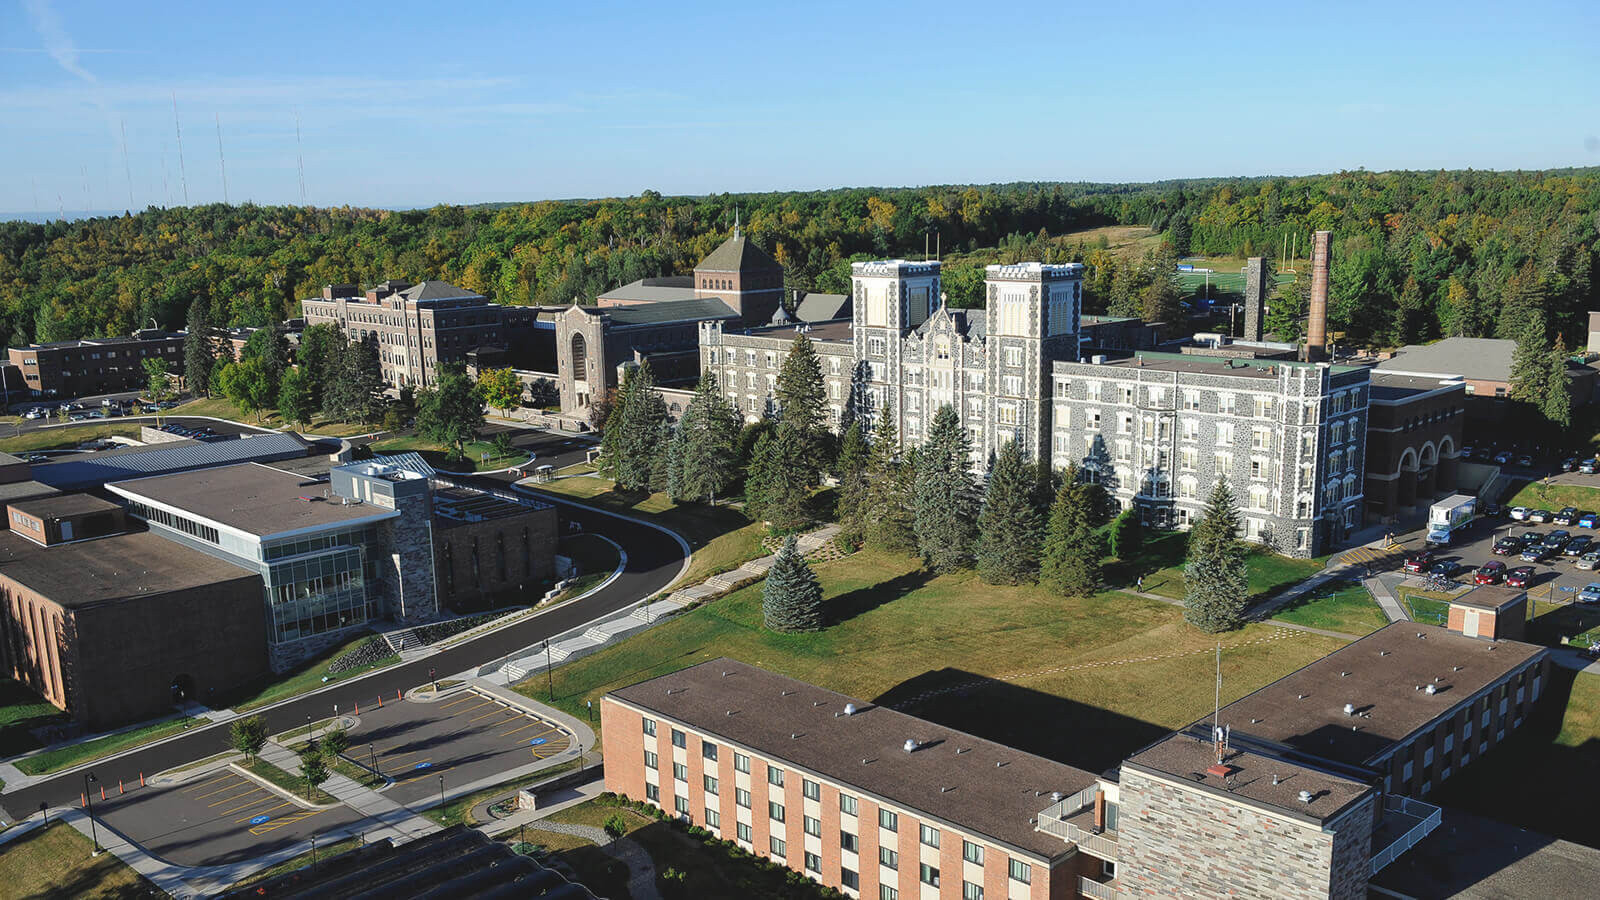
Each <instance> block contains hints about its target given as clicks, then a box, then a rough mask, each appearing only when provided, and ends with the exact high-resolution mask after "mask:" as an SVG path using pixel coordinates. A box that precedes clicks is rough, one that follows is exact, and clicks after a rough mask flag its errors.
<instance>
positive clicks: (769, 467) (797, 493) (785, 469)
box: [744, 422, 808, 534]
mask: <svg viewBox="0 0 1600 900" xmlns="http://www.w3.org/2000/svg"><path fill="white" fill-rule="evenodd" d="M801 446H802V445H801V442H800V441H799V440H798V439H797V437H796V434H795V431H794V429H792V428H790V427H789V426H788V425H787V424H785V423H782V422H780V423H778V427H777V428H776V429H774V430H773V431H772V432H771V433H769V434H764V435H762V436H761V437H760V438H758V439H757V440H756V448H755V452H754V453H753V454H752V456H751V459H750V469H749V474H747V475H746V476H745V493H744V496H745V513H746V514H747V515H749V516H750V517H751V518H753V519H761V520H764V521H766V522H768V523H770V524H771V525H772V530H773V531H774V532H776V533H780V534H781V533H783V532H787V531H793V530H794V529H796V528H799V527H800V526H802V525H804V524H805V523H806V521H807V519H808V516H807V514H806V500H807V496H808V494H807V491H808V489H807V486H806V484H805V482H804V480H803V479H804V476H803V474H802V472H801V469H802V467H801V465H800V453H801Z"/></svg>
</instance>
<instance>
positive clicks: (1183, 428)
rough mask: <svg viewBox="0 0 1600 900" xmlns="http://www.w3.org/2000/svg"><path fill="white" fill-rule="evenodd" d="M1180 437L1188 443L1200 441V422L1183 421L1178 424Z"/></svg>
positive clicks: (1194, 420)
mask: <svg viewBox="0 0 1600 900" xmlns="http://www.w3.org/2000/svg"><path fill="white" fill-rule="evenodd" d="M1178 437H1180V438H1183V439H1184V440H1186V441H1198V440H1200V420H1199V419H1183V420H1182V421H1180V422H1179V423H1178Z"/></svg>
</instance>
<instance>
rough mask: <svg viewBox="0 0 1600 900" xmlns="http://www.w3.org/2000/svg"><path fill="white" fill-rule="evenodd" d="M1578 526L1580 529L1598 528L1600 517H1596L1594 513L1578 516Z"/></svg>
mask: <svg viewBox="0 0 1600 900" xmlns="http://www.w3.org/2000/svg"><path fill="white" fill-rule="evenodd" d="M1577 524H1578V527H1579V528H1594V527H1596V526H1600V515H1596V514H1595V513H1592V512H1586V513H1584V514H1583V515H1580V516H1578V522H1577Z"/></svg>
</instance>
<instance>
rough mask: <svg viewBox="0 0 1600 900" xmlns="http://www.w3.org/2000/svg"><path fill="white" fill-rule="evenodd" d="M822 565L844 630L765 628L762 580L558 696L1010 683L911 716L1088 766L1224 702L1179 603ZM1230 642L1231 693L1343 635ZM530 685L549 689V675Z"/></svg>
mask: <svg viewBox="0 0 1600 900" xmlns="http://www.w3.org/2000/svg"><path fill="white" fill-rule="evenodd" d="M815 568H816V572H817V575H818V577H819V578H820V579H821V581H822V584H823V588H824V591H825V597H826V599H827V612H828V615H829V616H830V619H831V620H833V623H834V624H831V625H830V626H829V627H828V628H827V629H826V630H825V631H823V632H821V633H818V634H801V635H782V634H776V633H773V632H770V631H768V630H767V629H766V628H765V627H763V625H762V616H761V588H762V583H761V582H758V583H756V584H754V585H752V586H750V587H746V588H744V589H742V590H739V591H736V592H734V593H732V594H729V595H728V596H726V597H724V598H722V599H719V600H716V601H713V602H711V603H708V604H706V605H704V606H701V607H698V608H696V609H693V610H690V611H688V612H686V613H683V614H681V615H679V616H676V617H674V618H673V619H671V620H670V621H667V622H665V623H663V624H661V625H658V626H656V627H655V628H652V629H650V630H648V631H645V632H643V633H641V634H638V635H636V636H634V637H631V638H628V639H627V640H624V641H621V642H619V643H618V644H617V645H615V646H613V647H609V648H607V649H605V650H602V651H600V652H599V653H596V654H593V655H591V656H586V657H584V658H582V659H579V660H574V661H572V662H569V663H566V664H564V665H562V666H560V667H558V668H557V669H556V670H555V673H554V676H555V677H554V680H555V693H556V705H558V706H560V707H561V708H562V709H564V710H566V711H567V712H568V713H570V714H572V715H574V716H578V717H581V718H584V719H585V720H587V718H588V712H587V709H586V707H585V705H584V704H585V702H586V701H590V700H593V701H595V702H596V704H598V702H599V700H600V698H601V697H602V696H603V695H604V694H605V692H606V691H609V690H614V689H617V688H621V687H625V686H627V685H629V684H633V683H635V682H638V681H642V680H644V679H646V678H651V677H654V676H656V675H661V674H665V673H667V672H672V671H676V670H677V669H681V668H684V667H686V666H690V665H693V664H695V663H698V662H701V661H704V660H708V659H714V658H716V657H718V656H724V655H726V656H731V657H734V658H736V659H740V660H743V661H745V662H748V663H751V664H753V665H757V666H762V667H764V668H768V669H772V670H774V671H776V672H779V673H781V674H784V675H789V676H791V677H794V678H798V679H800V680H802V681H808V682H813V683H816V684H819V685H822V686H824V687H828V688H831V689H833V690H837V691H841V692H843V693H846V694H849V695H852V696H855V697H860V698H864V699H868V700H880V702H887V703H895V702H899V701H900V700H901V699H902V698H905V697H909V696H912V695H915V694H918V693H921V692H922V691H926V690H930V689H937V688H941V687H948V686H951V685H955V684H963V685H966V684H969V683H972V682H981V679H983V678H993V679H1000V678H1003V679H1004V680H1003V682H1001V683H993V682H981V683H980V684H979V685H977V686H979V687H981V688H982V689H981V690H967V691H962V692H958V693H952V694H946V695H943V696H941V697H940V699H939V700H938V702H937V703H933V704H925V705H920V706H919V705H913V706H909V707H907V710H908V711H909V712H912V713H914V714H917V715H923V716H927V717H930V718H934V719H937V720H939V721H943V722H945V723H946V724H949V725H951V726H952V727H956V728H961V729H964V730H967V731H972V732H975V733H977V734H980V735H982V736H985V737H989V738H992V739H994V740H998V741H1001V742H1006V743H1012V744H1015V745H1017V746H1021V747H1023V748H1024V749H1028V750H1031V751H1033V752H1038V753H1042V754H1044V755H1047V756H1054V757H1055V758H1057V759H1062V760H1063V761H1067V762H1073V763H1075V764H1077V765H1080V766H1082V767H1083V768H1087V769H1090V770H1091V771H1098V770H1099V769H1101V768H1103V767H1105V766H1108V765H1111V764H1113V763H1115V762H1116V761H1117V760H1119V759H1121V758H1122V755H1123V754H1126V753H1127V752H1129V751H1132V750H1134V749H1137V748H1138V747H1139V746H1142V745H1143V744H1144V743H1145V742H1148V741H1150V740H1154V739H1155V738H1156V737H1159V736H1160V735H1161V734H1162V733H1163V732H1164V731H1166V730H1169V729H1172V728H1176V727H1179V726H1182V725H1186V724H1188V723H1189V722H1192V721H1194V720H1195V719H1198V718H1200V717H1201V716H1202V715H1203V714H1204V713H1205V712H1206V711H1208V710H1210V709H1211V704H1212V686H1213V684H1214V682H1215V676H1214V660H1213V656H1212V652H1213V647H1214V646H1215V644H1216V642H1217V640H1218V639H1217V638H1214V637H1210V636H1207V635H1204V634H1201V633H1200V632H1198V631H1196V630H1195V629H1193V628H1190V627H1189V626H1187V625H1185V624H1183V621H1182V611H1181V610H1180V609H1178V608H1177V607H1174V606H1171V605H1168V604H1165V603H1159V602H1156V601H1152V600H1146V599H1143V598H1139V597H1134V596H1130V595H1127V594H1119V593H1115V592H1107V593H1104V594H1100V595H1098V596H1096V597H1092V598H1089V599H1081V600H1080V599H1063V598H1058V597H1054V596H1052V595H1050V594H1048V593H1047V592H1045V591H1043V590H1041V589H1039V588H1037V587H998V586H992V585H985V584H983V583H982V582H980V581H979V580H978V578H977V577H976V576H975V575H972V574H971V573H960V574H954V575H943V576H932V575H930V574H928V573H926V572H924V571H922V570H921V567H920V566H919V565H918V563H917V561H916V560H914V559H911V558H908V557H905V556H900V555H897V554H884V553H878V552H874V551H862V552H860V553H856V554H854V555H853V556H850V557H847V558H845V559H842V560H838V561H834V562H825V563H818V564H817V565H816V567H815ZM1220 640H1221V643H1222V646H1223V695H1224V696H1223V699H1224V701H1228V700H1232V699H1235V698H1238V697H1240V696H1243V695H1244V694H1245V693H1248V692H1249V691H1251V690H1254V689H1255V688H1258V687H1261V686H1262V685H1265V684H1267V683H1269V682H1271V681H1273V680H1275V679H1277V678H1279V677H1281V676H1282V675H1284V674H1286V673H1288V672H1290V671H1293V670H1294V669H1297V668H1299V667H1301V666H1303V665H1305V664H1306V663H1308V662H1310V661H1312V660H1315V659H1318V658H1321V657H1322V656H1324V655H1326V654H1327V653H1328V652H1330V651H1332V650H1334V649H1336V648H1337V647H1339V646H1341V645H1342V644H1343V643H1344V642H1343V641H1340V640H1338V639H1335V638H1329V637H1323V636H1320V635H1315V634H1308V633H1305V632H1297V631H1290V630H1288V629H1279V628H1274V627H1272V626H1267V625H1252V626H1250V627H1248V628H1246V629H1243V630H1242V631H1238V632H1233V633H1230V634H1226V635H1222V636H1221V638H1220ZM1095 663H1099V664H1100V665H1086V664H1095ZM518 690H521V691H523V692H525V693H527V694H528V695H529V696H532V697H542V695H543V693H544V691H545V679H544V677H543V676H542V675H541V676H540V677H538V678H533V679H530V680H528V681H525V682H523V683H522V684H521V685H519V686H518ZM885 694H888V696H887V697H885V696H884V695H885ZM1040 722H1050V723H1060V727H1055V726H1052V727H1048V728H1041V727H1039V726H1038V723H1040ZM594 727H596V728H598V727H599V726H598V723H595V725H594Z"/></svg>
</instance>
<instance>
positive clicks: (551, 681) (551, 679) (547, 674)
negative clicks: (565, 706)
mask: <svg viewBox="0 0 1600 900" xmlns="http://www.w3.org/2000/svg"><path fill="white" fill-rule="evenodd" d="M544 680H545V683H546V684H548V685H549V687H550V702H552V703H554V702H555V699H556V676H555V673H554V672H552V671H551V669H550V639H549V638H545V639H544Z"/></svg>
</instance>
